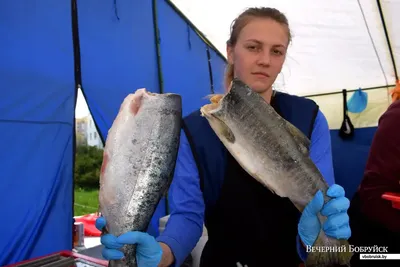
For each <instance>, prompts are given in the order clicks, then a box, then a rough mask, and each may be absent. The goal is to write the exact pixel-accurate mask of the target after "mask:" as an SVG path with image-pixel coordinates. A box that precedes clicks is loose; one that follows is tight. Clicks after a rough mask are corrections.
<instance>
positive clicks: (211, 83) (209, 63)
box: [206, 44, 215, 94]
mask: <svg viewBox="0 0 400 267" xmlns="http://www.w3.org/2000/svg"><path fill="white" fill-rule="evenodd" d="M206 51H207V63H208V73H209V74H210V87H211V94H214V93H215V90H214V78H213V72H212V66H211V55H210V48H209V46H208V44H206Z"/></svg>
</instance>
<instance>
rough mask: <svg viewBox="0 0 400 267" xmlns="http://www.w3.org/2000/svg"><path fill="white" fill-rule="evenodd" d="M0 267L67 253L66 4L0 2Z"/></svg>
mask: <svg viewBox="0 0 400 267" xmlns="http://www.w3.org/2000/svg"><path fill="white" fill-rule="evenodd" d="M0 36H1V41H0V140H1V151H0V166H1V175H0V177H1V178H0V189H1V194H0V203H1V208H0V211H1V212H0V214H1V222H0V265H1V266H3V265H4V264H6V263H11V262H15V261H20V260H23V259H27V258H31V257H33V256H39V255H42V254H43V253H48V252H52V251H55V250H60V249H65V248H70V246H71V242H72V216H73V212H72V202H73V200H72V197H73V193H72V192H73V190H72V174H73V172H72V167H73V161H72V160H73V133H74V130H73V122H74V119H75V118H74V109H75V89H74V83H75V81H74V62H73V59H74V57H73V49H72V37H71V36H72V35H71V12H70V1H53V0H41V1H33V0H32V1H21V0H14V1H1V2H0Z"/></svg>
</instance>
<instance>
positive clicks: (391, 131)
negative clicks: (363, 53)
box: [359, 100, 400, 233]
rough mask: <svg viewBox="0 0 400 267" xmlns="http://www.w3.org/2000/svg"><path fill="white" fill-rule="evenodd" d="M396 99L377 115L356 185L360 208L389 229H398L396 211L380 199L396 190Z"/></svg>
mask: <svg viewBox="0 0 400 267" xmlns="http://www.w3.org/2000/svg"><path fill="white" fill-rule="evenodd" d="M399 122H400V101H399V100H398V101H396V102H394V103H393V104H391V105H390V107H389V108H388V109H387V111H386V112H385V113H384V114H383V115H382V116H381V118H380V119H379V124H378V128H377V130H376V132H375V136H374V139H373V141H372V144H371V148H370V153H369V157H368V160H367V164H366V168H365V172H364V177H363V180H362V181H361V184H360V188H359V196H360V200H361V201H360V202H361V211H362V213H363V214H365V215H366V216H367V217H369V218H370V219H371V220H373V221H375V222H377V223H379V224H381V225H382V226H383V227H385V228H387V229H389V230H390V231H392V232H396V233H400V223H399V222H400V211H399V210H397V209H394V208H393V207H392V203H391V202H390V201H388V200H385V199H382V194H383V193H385V192H397V193H400V138H399V136H400V126H399Z"/></svg>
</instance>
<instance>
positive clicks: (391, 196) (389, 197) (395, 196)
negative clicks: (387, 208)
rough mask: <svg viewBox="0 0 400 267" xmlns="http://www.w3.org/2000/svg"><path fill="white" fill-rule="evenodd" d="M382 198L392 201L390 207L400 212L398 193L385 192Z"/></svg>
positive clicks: (399, 195)
mask: <svg viewBox="0 0 400 267" xmlns="http://www.w3.org/2000/svg"><path fill="white" fill-rule="evenodd" d="M382 198H383V199H386V200H389V201H392V207H393V208H395V209H399V210H400V193H392V192H386V193H385V194H383V195H382Z"/></svg>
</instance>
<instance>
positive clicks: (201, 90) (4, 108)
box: [0, 0, 374, 265]
mask: <svg viewBox="0 0 400 267" xmlns="http://www.w3.org/2000/svg"><path fill="white" fill-rule="evenodd" d="M77 7H78V19H79V37H80V51H81V72H82V90H83V92H84V94H85V96H86V100H87V103H88V106H89V108H90V111H91V113H92V116H93V118H94V120H95V122H96V124H97V126H98V128H99V131H100V135H101V136H102V138H103V140H105V139H106V138H107V132H108V129H109V128H110V126H111V124H112V122H113V119H114V118H115V116H116V115H117V112H118V110H119V106H120V104H121V102H122V101H123V99H124V97H125V96H126V95H127V94H129V93H132V92H134V91H135V90H136V89H138V88H142V87H145V88H147V89H148V90H150V91H153V92H160V90H161V88H160V83H159V82H160V80H159V78H158V69H157V54H156V51H157V50H156V40H155V34H154V20H153V15H152V14H153V9H152V8H153V7H152V1H149V0H137V1H131V0H119V1H112V0H107V1H97V0H85V1H78V6H77ZM157 18H158V25H159V34H160V39H159V41H160V59H161V69H162V74H163V77H162V78H163V80H162V81H163V89H164V92H175V93H179V94H181V95H182V97H183V101H184V103H183V104H184V111H183V112H184V115H186V114H188V113H189V112H191V111H193V110H195V109H197V108H199V107H200V106H201V105H202V104H204V103H206V102H207V100H206V99H205V97H206V96H207V95H208V94H211V93H212V90H211V88H212V85H211V80H212V81H213V88H214V90H215V92H217V93H218V92H222V91H223V90H224V88H223V75H224V66H225V60H224V58H223V57H221V55H220V54H218V53H217V52H216V51H215V50H213V49H212V48H211V47H207V44H206V43H205V42H204V41H203V40H202V39H201V38H200V37H199V35H198V34H197V33H196V31H195V30H194V29H193V28H192V27H191V26H190V24H189V23H188V22H187V21H186V20H185V19H184V18H183V17H181V16H180V15H178V13H177V12H176V11H175V10H174V9H173V8H172V7H171V5H170V4H169V3H168V2H167V1H166V0H158V1H157ZM0 36H1V42H0V140H2V150H1V152H0V159H1V161H0V162H1V170H2V174H1V176H0V177H1V179H0V188H1V190H2V191H1V194H0V201H1V203H2V205H1V208H0V211H1V212H0V214H1V215H2V221H1V227H0V237H1V238H0V251H1V253H0V265H5V264H9V263H14V262H18V261H22V260H25V259H30V258H32V257H37V256H42V255H45V254H49V253H52V252H56V251H60V250H64V249H67V250H68V249H72V218H73V151H74V149H73V148H74V144H73V134H74V129H73V122H74V109H75V98H76V87H75V81H74V79H75V77H74V54H73V40H72V26H71V1H70V0H58V1H54V0H40V1H38V0H25V1H24V0H14V1H1V2H0ZM207 48H209V57H210V64H211V73H210V71H209V69H210V66H209V63H208V62H209V58H208V53H207ZM211 77H212V79H211ZM373 131H374V128H371V129H358V130H357V132H356V137H355V138H356V140H355V141H354V140H353V142H350V143H349V142H344V141H342V140H340V139H338V137H337V132H335V131H332V146H333V152H334V164H335V173H336V179H337V181H338V182H339V183H343V185H344V186H345V187H346V186H349V187H351V188H353V189H354V187H355V186H356V185H357V183H358V182H359V180H354V181H351V179H353V176H356V179H361V176H360V175H362V171H363V166H364V165H363V164H365V159H366V155H367V153H368V150H369V144H370V140H371V136H372V134H373ZM357 140H358V141H357ZM350 147H351V148H354V149H355V150H354V151H358V152H357V153H358V154H357V155H355V154H354V155H353V156H352V154H351V151H349V148H350ZM343 151H346V153H342V152H343ZM345 157H347V158H345ZM348 157H350V158H348ZM350 159H351V160H352V161H350ZM346 164H347V165H346ZM353 189H351V190H352V191H349V192H350V193H349V194H352V192H353ZM165 214H166V209H165V202H164V200H162V202H161V203H160V205H159V206H158V209H157V212H156V214H155V215H154V217H153V220H152V222H151V224H150V227H149V229H148V232H149V233H150V234H152V235H157V234H158V229H157V228H158V219H159V218H160V217H161V216H164V215H165Z"/></svg>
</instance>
